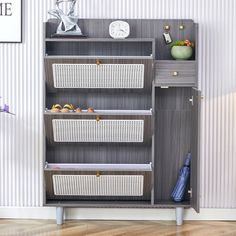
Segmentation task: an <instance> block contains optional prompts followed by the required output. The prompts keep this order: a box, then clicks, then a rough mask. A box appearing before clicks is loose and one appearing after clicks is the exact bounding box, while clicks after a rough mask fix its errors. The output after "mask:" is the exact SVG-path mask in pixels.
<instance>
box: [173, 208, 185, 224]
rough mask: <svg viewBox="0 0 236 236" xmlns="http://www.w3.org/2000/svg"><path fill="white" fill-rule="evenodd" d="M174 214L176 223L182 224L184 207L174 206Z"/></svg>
mask: <svg viewBox="0 0 236 236" xmlns="http://www.w3.org/2000/svg"><path fill="white" fill-rule="evenodd" d="M175 214H176V225H182V224H183V219H184V208H183V207H176V209H175Z"/></svg>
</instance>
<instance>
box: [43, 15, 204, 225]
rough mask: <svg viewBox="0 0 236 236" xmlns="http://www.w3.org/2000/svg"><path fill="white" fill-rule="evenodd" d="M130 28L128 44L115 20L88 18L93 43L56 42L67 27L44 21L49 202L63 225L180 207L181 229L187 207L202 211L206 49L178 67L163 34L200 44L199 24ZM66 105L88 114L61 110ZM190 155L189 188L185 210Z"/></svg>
mask: <svg viewBox="0 0 236 236" xmlns="http://www.w3.org/2000/svg"><path fill="white" fill-rule="evenodd" d="M126 21H127V22H128V23H129V24H130V26H131V35H130V37H129V38H127V39H124V40H114V39H111V38H110V37H109V34H108V28H109V24H110V23H111V22H112V20H111V19H81V20H80V22H79V25H80V27H81V29H82V31H83V32H84V33H85V34H86V35H87V36H88V37H87V38H83V39H81V38H72V39H68V38H52V37H51V35H52V34H54V33H55V31H56V28H57V25H58V22H57V21H56V20H50V21H48V22H46V23H45V24H44V32H45V33H44V72H45V76H44V77H45V108H46V109H45V112H44V121H45V159H44V161H45V163H44V164H45V168H44V186H45V191H44V205H46V206H54V207H57V222H58V223H61V222H62V217H63V208H64V207H116V208H117V207H118V208H126V207H128V208H131V207H132V208H176V213H177V220H178V221H177V223H178V224H181V223H182V212H183V209H184V208H189V207H192V208H194V209H195V210H196V211H197V212H198V211H199V151H198V149H199V123H200V118H199V117H200V116H199V114H200V99H201V94H200V92H199V91H198V87H197V85H198V76H197V64H198V63H197V60H198V59H197V48H196V49H195V52H196V53H195V54H194V55H193V57H192V58H191V59H190V60H188V61H175V60H173V59H172V58H171V56H170V47H169V46H168V45H166V44H165V43H164V40H163V36H162V34H163V33H164V32H165V30H164V28H165V27H164V26H165V25H169V26H170V34H171V36H172V38H173V40H178V39H189V40H192V41H194V42H195V43H196V45H197V24H195V23H194V22H193V21H192V20H168V19H166V20H154V19H153V20H132V19H127V20H126ZM182 25H184V28H183V29H180V28H181V27H180V26H182ZM58 103H59V104H61V105H62V106H63V105H64V104H73V105H75V106H76V107H80V108H82V110H83V112H82V113H75V112H73V111H70V112H69V113H62V112H58V113H52V112H51V111H50V108H51V107H52V106H53V105H54V104H58ZM88 107H93V108H94V109H95V112H94V113H88V112H87V111H86V110H87V108H88ZM187 152H191V154H192V161H191V174H190V183H189V186H188V190H189V191H188V192H186V196H185V200H184V201H183V202H181V203H175V202H173V201H172V199H171V192H172V190H173V187H174V185H175V183H176V180H177V177H178V173H179V170H180V168H181V166H182V165H183V162H184V159H185V156H186V154H187Z"/></svg>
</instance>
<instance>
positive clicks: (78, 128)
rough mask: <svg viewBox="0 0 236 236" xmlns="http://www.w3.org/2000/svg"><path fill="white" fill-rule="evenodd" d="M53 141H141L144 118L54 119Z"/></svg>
mask: <svg viewBox="0 0 236 236" xmlns="http://www.w3.org/2000/svg"><path fill="white" fill-rule="evenodd" d="M52 123H53V136H54V141H55V142H143V135H144V120H100V121H99V122H98V121H96V120H76V119H74V120H73V119H70V120H68V119H67V120H63V119H54V120H52Z"/></svg>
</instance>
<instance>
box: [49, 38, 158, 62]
mask: <svg viewBox="0 0 236 236" xmlns="http://www.w3.org/2000/svg"><path fill="white" fill-rule="evenodd" d="M45 54H46V56H64V55H71V56H89V55H90V56H110V57H112V56H123V57H125V56H134V57H135V56H140V57H142V56H146V57H147V56H149V57H150V58H155V55H154V54H155V39H152V38H128V39H122V40H119V39H118V40H116V39H112V38H82V39H78V38H73V39H68V38H67V39H65V38H64V39H62V38H46V40H45Z"/></svg>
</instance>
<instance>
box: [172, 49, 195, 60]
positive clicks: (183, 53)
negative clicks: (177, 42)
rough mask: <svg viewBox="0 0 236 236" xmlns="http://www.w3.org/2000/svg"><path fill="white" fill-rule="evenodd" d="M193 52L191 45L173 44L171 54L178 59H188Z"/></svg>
mask: <svg viewBox="0 0 236 236" xmlns="http://www.w3.org/2000/svg"><path fill="white" fill-rule="evenodd" d="M192 54H193V49H192V48H191V47H189V46H173V47H172V49H171V55H172V57H173V58H174V59H176V60H188V59H189V58H190V57H191V56H192Z"/></svg>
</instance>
